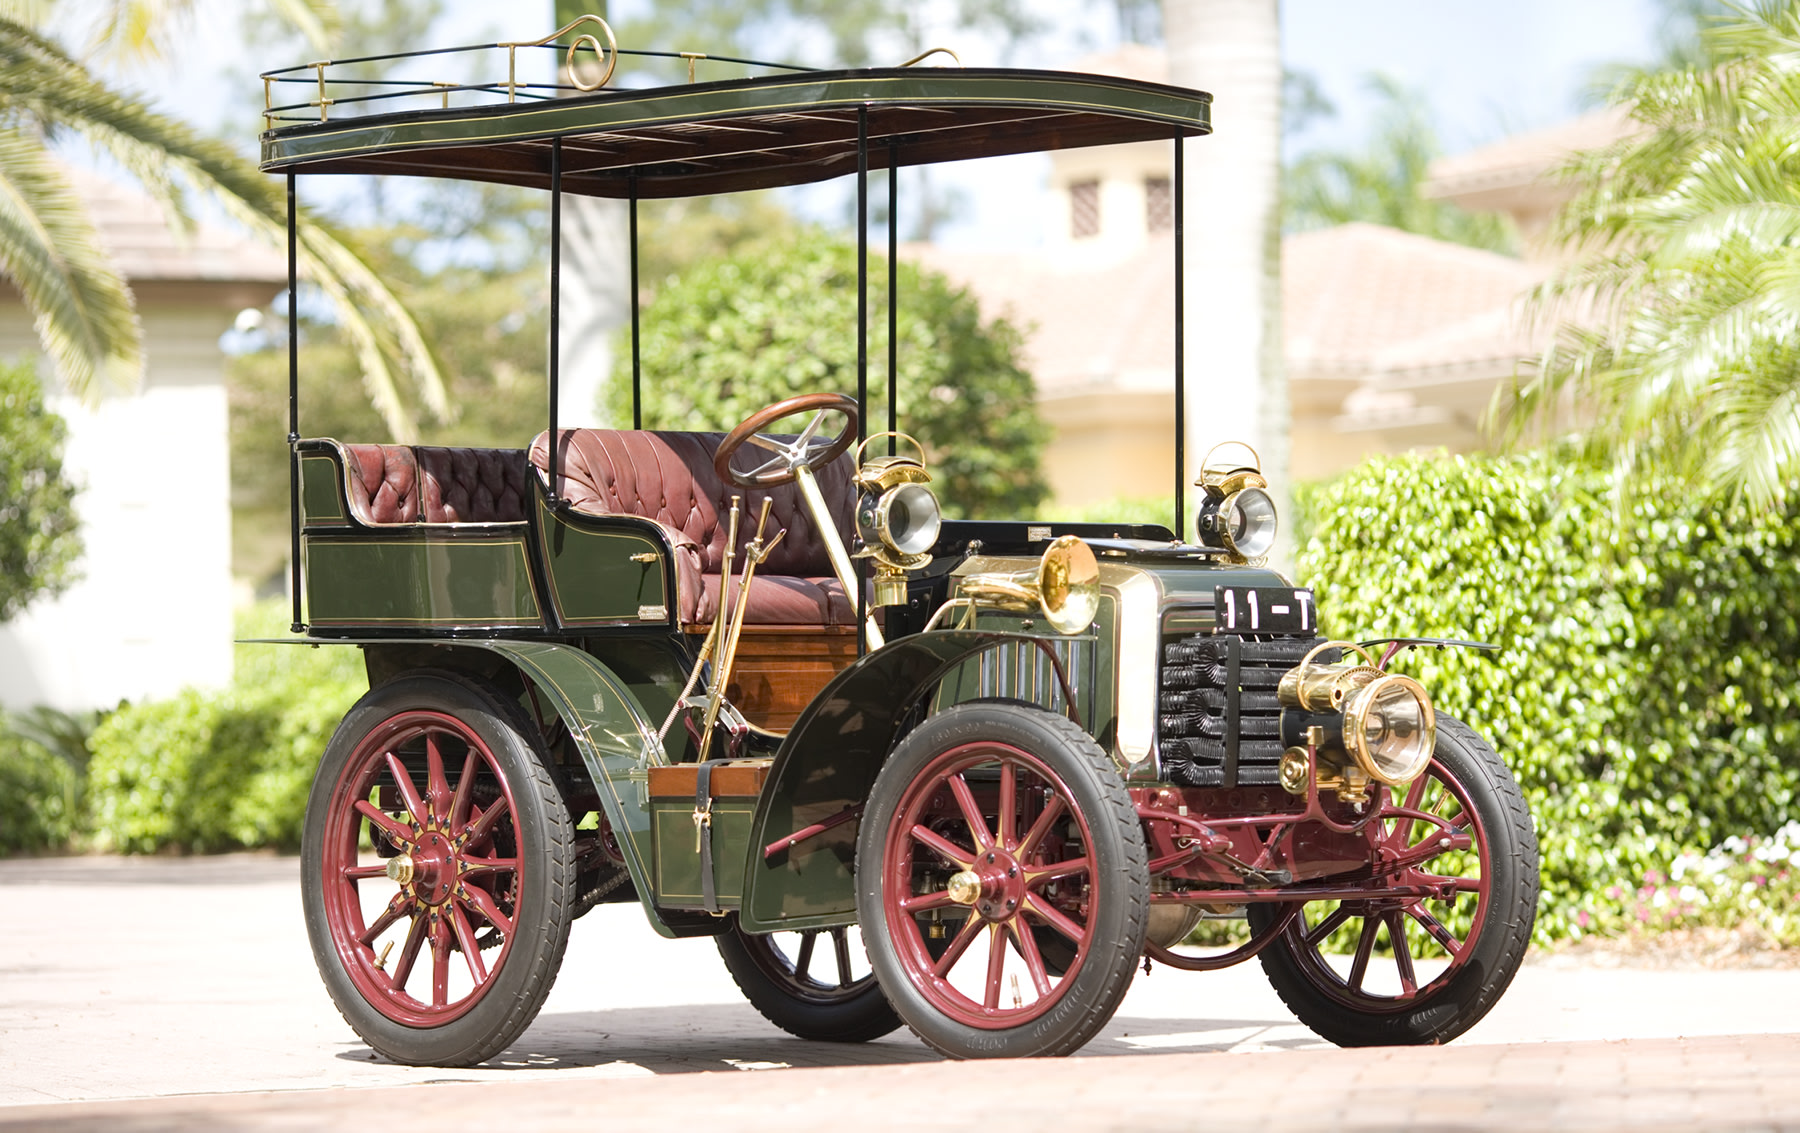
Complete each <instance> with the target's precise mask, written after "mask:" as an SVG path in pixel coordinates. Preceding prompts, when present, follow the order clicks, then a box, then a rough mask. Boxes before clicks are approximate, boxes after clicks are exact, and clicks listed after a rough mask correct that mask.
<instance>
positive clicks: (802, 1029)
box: [715, 921, 900, 1043]
mask: <svg viewBox="0 0 1800 1133" xmlns="http://www.w3.org/2000/svg"><path fill="white" fill-rule="evenodd" d="M715 939H716V940H717V942H718V945H719V956H720V957H721V958H722V959H723V960H724V961H725V968H726V970H727V971H729V972H730V973H731V978H732V979H733V980H735V981H736V982H737V985H738V988H739V989H740V990H742V991H743V993H744V998H746V999H748V1000H749V1001H750V1005H751V1006H752V1007H755V1008H756V1009H757V1010H758V1011H760V1012H761V1013H762V1016H763V1018H765V1019H767V1020H768V1021H769V1022H771V1023H773V1024H775V1025H776V1026H777V1027H780V1028H781V1029H782V1030H784V1031H786V1032H787V1033H788V1034H790V1035H794V1036H797V1037H799V1038H803V1039H811V1040H813V1041H815V1042H831V1043H862V1042H868V1041H869V1040H870V1039H878V1038H880V1037H881V1036H882V1035H885V1034H887V1033H888V1032H889V1031H892V1030H893V1029H894V1028H895V1027H898V1026H899V1025H900V1017H899V1016H898V1015H896V1014H894V1009H893V1008H892V1007H890V1006H888V1001H887V997H886V996H885V995H883V994H882V993H881V985H880V984H878V983H876V982H875V973H874V972H873V971H871V970H870V968H869V961H868V957H867V955H866V954H865V953H864V951H863V944H862V935H861V933H860V931H859V930H858V929H857V928H856V926H854V925H849V926H840V927H837V928H822V929H811V930H809V931H806V932H777V933H768V934H752V933H748V932H745V931H744V930H743V929H741V928H739V927H737V924H736V922H735V921H734V922H733V923H732V926H731V928H730V929H729V930H727V931H726V932H723V933H720V934H719V935H718V936H717V937H716V938H715Z"/></svg>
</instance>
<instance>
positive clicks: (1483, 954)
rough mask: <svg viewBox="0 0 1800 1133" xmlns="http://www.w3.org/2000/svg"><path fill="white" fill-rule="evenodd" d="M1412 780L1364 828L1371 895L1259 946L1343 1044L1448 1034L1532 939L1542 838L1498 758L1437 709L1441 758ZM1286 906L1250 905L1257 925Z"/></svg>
mask: <svg viewBox="0 0 1800 1133" xmlns="http://www.w3.org/2000/svg"><path fill="white" fill-rule="evenodd" d="M1401 790H1402V791H1403V792H1404V794H1403V796H1402V797H1401V798H1399V799H1397V800H1396V799H1395V798H1393V797H1392V796H1391V795H1390V796H1389V797H1388V798H1387V802H1386V803H1385V804H1384V805H1383V807H1382V810H1381V812H1380V813H1379V814H1377V815H1376V816H1375V817H1374V819H1372V820H1371V821H1370V823H1369V825H1368V827H1367V832H1368V836H1369V838H1370V840H1371V843H1372V847H1371V848H1372V850H1373V857H1374V860H1375V861H1376V862H1377V863H1378V864H1377V865H1376V867H1375V870H1374V876H1373V877H1372V878H1371V881H1370V884H1369V895H1368V897H1366V898H1359V899H1357V900H1353V901H1315V902H1311V903H1309V904H1307V905H1306V906H1305V907H1304V908H1302V909H1301V910H1300V911H1299V915H1298V916H1296V917H1295V919H1294V923H1293V924H1292V925H1291V926H1290V927H1289V928H1288V930H1287V932H1286V933H1284V934H1283V936H1282V937H1281V938H1280V939H1279V940H1277V941H1275V942H1274V943H1272V944H1271V945H1270V946H1269V947H1267V948H1265V949H1264V950H1263V951H1262V953H1261V960H1262V965H1263V970H1264V971H1265V972H1266V973H1267V974H1268V977H1269V981H1270V982H1271V983H1272V984H1273V985H1274V986H1275V990H1276V991H1277V992H1278V993H1280V995H1281V998H1282V1000H1283V1001H1284V1002H1286V1003H1287V1005H1288V1007H1290V1008H1291V1009H1292V1010H1293V1012H1294V1014H1295V1015H1297V1016H1299V1017H1300V1021H1301V1022H1303V1023H1305V1024H1306V1025H1307V1026H1308V1027H1311V1028H1312V1029H1313V1030H1314V1031H1316V1032H1318V1033H1319V1034H1320V1035H1321V1036H1323V1037H1324V1038H1326V1039H1329V1040H1331V1041H1332V1042H1334V1043H1337V1044H1338V1045H1339V1046H1382V1045H1400V1044H1412V1043H1442V1042H1448V1041H1449V1040H1451V1039H1453V1038H1455V1037H1456V1036H1457V1035H1460V1034H1462V1033H1463V1032H1464V1031H1466V1030H1468V1029H1469V1028H1470V1027H1472V1026H1474V1025H1475V1023H1476V1022H1477V1021H1479V1020H1480V1019H1481V1017H1482V1016H1483V1015H1485V1014H1487V1012H1488V1010H1489V1009H1490V1008H1491V1007H1493V1005H1494V1004H1495V1003H1496V1002H1498V1001H1499V999H1500V995H1501V993H1502V992H1504V991H1505V990H1506V987H1507V985H1508V984H1509V983H1511V982H1512V978H1513V975H1514V974H1515V973H1516V972H1517V971H1518V970H1519V963H1520V961H1521V960H1523V958H1524V955H1525V948H1526V945H1527V944H1529V943H1530V941H1531V927H1532V923H1533V921H1534V919H1535V917H1536V912H1537V895H1538V848H1537V836H1536V833H1535V832H1534V831H1533V829H1532V825H1531V816H1530V813H1529V812H1528V811H1527V810H1526V807H1525V800H1524V797H1523V796H1522V795H1521V794H1520V792H1519V787H1518V784H1517V783H1515V782H1514V781H1513V777H1512V775H1511V773H1510V772H1508V771H1507V769H1506V765H1505V764H1504V763H1502V762H1501V761H1500V757H1499V756H1497V755H1495V754H1494V751H1493V749H1492V748H1491V747H1489V746H1488V745H1487V743H1486V742H1485V741H1483V740H1482V739H1481V737H1480V736H1478V735H1476V733H1475V732H1474V731H1473V730H1472V729H1470V728H1469V727H1468V726H1467V725H1466V724H1463V723H1462V722H1461V721H1458V720H1454V719H1450V718H1448V717H1445V716H1439V717H1438V730H1437V749H1436V754H1435V755H1434V756H1433V758H1432V762H1431V763H1430V764H1429V765H1428V766H1427V768H1426V770H1425V772H1424V773H1423V774H1421V775H1420V776H1419V777H1418V778H1417V779H1415V780H1414V781H1413V782H1412V783H1411V784H1410V785H1409V786H1408V787H1405V788H1402V789H1401ZM1421 890H1423V891H1426V895H1420V891H1421ZM1395 891H1400V892H1395ZM1280 911H1281V910H1280V908H1279V907H1278V906H1274V905H1252V906H1251V907H1250V925H1251V929H1252V931H1258V930H1260V929H1261V928H1262V927H1264V926H1266V925H1268V924H1270V923H1271V922H1272V920H1273V918H1274V917H1276V916H1277V915H1279V913H1280Z"/></svg>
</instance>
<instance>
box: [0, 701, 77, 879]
mask: <svg viewBox="0 0 1800 1133" xmlns="http://www.w3.org/2000/svg"><path fill="white" fill-rule="evenodd" d="M80 809H81V778H80V776H78V775H77V774H76V773H75V769H74V768H73V767H71V766H69V763H68V761H67V760H64V759H61V758H59V757H58V756H57V755H56V754H55V753H53V752H51V751H49V750H48V749H46V748H45V747H44V746H43V745H41V744H39V743H36V742H35V741H33V740H30V739H27V738H25V737H24V736H20V735H18V734H16V733H14V732H12V731H10V730H9V729H8V728H7V727H6V726H5V723H4V721H0V855H6V854H17V853H32V852H35V851H40V850H55V849H60V848H61V847H62V846H64V845H66V844H67V843H68V841H69V839H70V838H72V837H74V834H75V830H76V821H77V817H78V815H79V814H80Z"/></svg>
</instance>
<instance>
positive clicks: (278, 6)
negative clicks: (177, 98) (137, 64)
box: [26, 0, 342, 58]
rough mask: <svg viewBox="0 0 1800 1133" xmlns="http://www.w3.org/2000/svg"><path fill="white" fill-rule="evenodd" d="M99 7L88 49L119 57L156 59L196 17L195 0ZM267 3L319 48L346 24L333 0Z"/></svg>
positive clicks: (131, 0)
mask: <svg viewBox="0 0 1800 1133" xmlns="http://www.w3.org/2000/svg"><path fill="white" fill-rule="evenodd" d="M96 6H97V8H98V11H97V12H95V13H94V15H93V17H92V18H91V19H90V21H89V23H90V26H91V27H92V29H93V30H92V34H91V36H90V38H89V41H88V51H89V52H90V53H91V54H98V55H105V56H111V57H115V58H118V57H127V58H140V57H141V58H157V57H159V56H161V55H162V53H163V50H164V48H165V47H166V46H167V45H168V43H169V42H170V41H171V40H172V39H173V38H175V37H176V36H178V35H180V34H182V32H183V31H184V30H186V27H187V25H189V24H191V22H192V21H193V19H194V0H100V2H99V3H98V4H97V5H96ZM269 7H270V8H271V9H272V10H273V11H274V13H275V14H276V15H277V16H279V17H280V18H281V19H283V20H285V21H286V22H287V23H289V24H290V25H292V26H293V28H294V29H295V30H296V31H298V32H299V33H300V34H301V35H303V36H305V37H306V40H307V42H309V43H311V44H312V45H313V46H314V47H316V48H318V49H319V50H320V51H325V50H328V49H329V48H330V46H331V44H332V42H333V40H334V39H335V38H336V36H337V32H338V29H339V27H340V26H341V23H342V21H341V20H340V19H339V16H338V10H337V4H336V2H335V0H269ZM26 22H31V23H37V22H38V21H26Z"/></svg>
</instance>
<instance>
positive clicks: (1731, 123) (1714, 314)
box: [1495, 0, 1800, 505]
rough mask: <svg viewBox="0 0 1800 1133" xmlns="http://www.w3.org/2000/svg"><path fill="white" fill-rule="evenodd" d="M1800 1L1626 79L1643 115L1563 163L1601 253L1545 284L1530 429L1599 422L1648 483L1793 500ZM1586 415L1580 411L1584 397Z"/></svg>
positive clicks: (1509, 397)
mask: <svg viewBox="0 0 1800 1133" xmlns="http://www.w3.org/2000/svg"><path fill="white" fill-rule="evenodd" d="M1797 56H1800V0H1781V2H1775V0H1761V2H1759V3H1757V4H1755V5H1754V7H1753V8H1747V9H1739V10H1737V11H1736V13H1735V15H1734V16H1733V17H1732V18H1730V19H1728V20H1725V21H1721V22H1710V23H1705V24H1703V27H1702V30H1701V33H1700V40H1699V48H1698V59H1697V61H1696V62H1695V63H1693V64H1692V65H1690V66H1686V67H1682V68H1678V69H1674V70H1666V71H1638V72H1635V73H1632V74H1630V75H1628V76H1627V77H1626V78H1625V79H1624V80H1623V81H1622V82H1620V83H1619V85H1618V86H1617V87H1616V88H1615V90H1614V92H1613V102H1614V104H1615V105H1618V106H1621V107H1628V108H1629V109H1630V112H1631V114H1632V117H1633V118H1634V119H1635V120H1636V123H1637V125H1638V126H1639V129H1637V130H1634V131H1633V132H1632V133H1630V134H1629V135H1628V136H1627V137H1625V138H1624V139H1622V140H1621V141H1619V142H1617V143H1616V144H1614V145H1612V146H1609V147H1606V148H1603V149H1600V150H1597V151H1594V152H1591V153H1586V154H1581V155H1578V156H1577V157H1576V158H1575V159H1573V160H1572V161H1571V162H1570V163H1569V164H1568V165H1567V166H1566V167H1565V169H1564V171H1563V172H1564V174H1565V176H1566V177H1567V178H1568V179H1569V180H1570V181H1572V182H1573V183H1574V185H1575V187H1576V190H1577V191H1576V192H1575V194H1574V196H1573V197H1572V199H1571V200H1570V201H1569V202H1568V204H1567V205H1566V206H1565V207H1564V208H1563V210H1562V212H1561V213H1560V214H1559V216H1558V218H1557V221H1556V223H1555V225H1554V230H1553V232H1554V235H1555V236H1556V237H1558V238H1560V239H1562V240H1565V241H1567V242H1568V243H1569V244H1570V246H1571V247H1572V248H1573V249H1575V250H1578V251H1580V252H1582V253H1584V258H1583V259H1581V260H1579V261H1578V262H1576V263H1575V264H1573V265H1572V266H1570V267H1569V268H1567V269H1566V270H1565V271H1563V272H1562V273H1561V274H1560V275H1559V276H1558V277H1556V278H1555V279H1552V280H1551V281H1550V282H1548V283H1546V284H1545V285H1544V286H1543V287H1542V288H1541V289H1540V290H1539V292H1538V293H1537V296H1536V305H1537V310H1538V313H1539V315H1540V317H1543V318H1545V319H1549V320H1554V321H1555V322H1556V323H1557V324H1558V328H1557V333H1556V336H1555V341H1554V344H1553V345H1552V346H1551V348H1550V349H1549V350H1547V351H1546V352H1545V353H1544V355H1543V356H1542V357H1541V358H1540V359H1538V360H1537V363H1536V365H1535V367H1534V368H1532V369H1530V370H1527V371H1525V372H1523V373H1522V374H1521V376H1520V380H1519V381H1517V382H1516V383H1514V384H1512V385H1511V386H1510V387H1503V388H1502V389H1501V390H1499V391H1498V392H1497V395H1496V399H1495V410H1496V412H1497V414H1498V415H1500V416H1501V417H1503V418H1504V419H1505V422H1506V425H1507V427H1508V433H1509V435H1510V436H1511V438H1512V439H1514V440H1525V439H1529V438H1530V437H1532V436H1533V435H1534V434H1535V433H1536V432H1537V430H1538V428H1539V427H1547V428H1551V429H1560V428H1563V427H1565V426H1567V425H1571V424H1572V425H1573V426H1575V427H1576V428H1578V429H1580V430H1581V432H1582V434H1583V436H1584V439H1585V442H1586V444H1587V446H1588V448H1589V450H1590V451H1591V452H1592V453H1593V454H1594V455H1596V456H1599V457H1604V458H1606V459H1609V460H1611V461H1612V462H1613V463H1615V464H1616V465H1617V466H1618V467H1619V468H1620V469H1622V470H1625V471H1629V472H1631V473H1634V475H1632V476H1630V477H1628V478H1625V479H1622V481H1621V483H1622V485H1623V486H1624V487H1627V488H1629V487H1633V486H1635V485H1636V484H1637V482H1638V480H1639V479H1646V480H1647V481H1648V482H1655V481H1656V478H1657V477H1658V476H1659V475H1660V474H1661V473H1662V472H1664V471H1666V470H1669V469H1674V470H1676V471H1677V472H1678V473H1679V474H1680V475H1681V476H1682V477H1683V478H1684V479H1687V480H1689V481H1691V482H1693V483H1696V484H1698V485H1700V486H1702V487H1703V488H1704V489H1707V490H1713V489H1720V488H1726V489H1732V490H1740V491H1744V492H1746V493H1747V494H1748V495H1749V496H1750V498H1751V499H1753V500H1755V501H1757V502H1758V503H1760V504H1763V505H1772V504H1774V503H1775V502H1777V501H1779V500H1781V499H1784V498H1787V497H1789V496H1790V495H1791V494H1792V492H1793V488H1794V485H1795V484H1796V483H1797V482H1800V481H1797V480H1796V472H1797V471H1800V350H1797V349H1796V348H1795V346H1794V341H1795V332H1796V328H1800V83H1797V82H1796V81H1795V69H1794V61H1795V59H1796V57H1797ZM1571 405H1573V406H1575V407H1576V409H1577V415H1576V416H1575V417H1574V418H1573V419H1572V420H1571V418H1570V417H1569V408H1570V406H1571Z"/></svg>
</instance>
